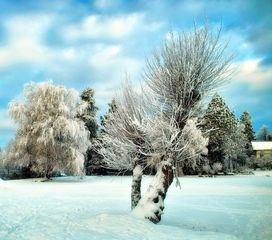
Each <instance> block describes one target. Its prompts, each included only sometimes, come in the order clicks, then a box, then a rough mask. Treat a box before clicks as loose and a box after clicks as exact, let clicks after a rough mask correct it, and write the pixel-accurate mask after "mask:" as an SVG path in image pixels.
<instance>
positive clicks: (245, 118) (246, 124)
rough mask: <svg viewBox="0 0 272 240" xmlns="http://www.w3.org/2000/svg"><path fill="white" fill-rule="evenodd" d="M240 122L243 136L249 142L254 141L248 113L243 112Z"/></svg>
mask: <svg viewBox="0 0 272 240" xmlns="http://www.w3.org/2000/svg"><path fill="white" fill-rule="evenodd" d="M240 122H241V123H242V124H243V125H244V127H245V128H244V134H245V135H246V136H247V139H248V141H249V142H251V141H253V140H254V139H255V136H254V135H255V132H254V130H253V127H252V121H251V116H250V114H249V112H248V111H244V112H243V114H242V115H241V117H240Z"/></svg>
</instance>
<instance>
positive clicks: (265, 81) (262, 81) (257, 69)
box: [234, 59, 272, 90]
mask: <svg viewBox="0 0 272 240" xmlns="http://www.w3.org/2000/svg"><path fill="white" fill-rule="evenodd" d="M260 61H261V59H250V60H246V61H243V62H238V63H236V64H235V65H236V67H237V74H236V75H235V76H234V79H235V80H237V81H242V82H247V83H249V84H250V87H251V89H253V90H263V89H266V88H267V87H268V86H269V85H271V84H272V70H271V68H267V67H264V66H261V65H259V63H260Z"/></svg>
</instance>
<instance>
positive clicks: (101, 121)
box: [100, 99, 117, 133]
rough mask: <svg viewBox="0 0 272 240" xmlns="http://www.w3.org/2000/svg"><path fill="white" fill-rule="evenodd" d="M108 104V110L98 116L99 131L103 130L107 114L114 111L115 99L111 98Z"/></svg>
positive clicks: (102, 131)
mask: <svg viewBox="0 0 272 240" xmlns="http://www.w3.org/2000/svg"><path fill="white" fill-rule="evenodd" d="M108 106H109V109H108V112H107V113H106V114H105V115H104V116H100V125H101V133H104V132H105V121H106V120H107V119H108V115H109V114H110V113H113V112H115V111H116V108H117V105H116V100H115V99H112V101H111V103H109V104H108Z"/></svg>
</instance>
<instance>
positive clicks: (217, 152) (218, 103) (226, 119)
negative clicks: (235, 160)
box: [200, 93, 237, 166]
mask: <svg viewBox="0 0 272 240" xmlns="http://www.w3.org/2000/svg"><path fill="white" fill-rule="evenodd" d="M200 125H201V127H202V129H204V130H205V131H206V132H208V137H209V144H208V150H209V152H208V158H209V161H210V165H211V166H212V165H213V163H215V162H220V163H222V164H223V165H224V151H223V144H224V143H225V142H226V141H227V140H228V136H229V135H231V134H233V132H235V129H236V127H237V119H236V118H235V114H234V112H233V111H231V110H230V109H229V107H228V106H227V104H226V103H225V101H224V99H223V98H222V97H221V96H220V95H219V94H218V93H216V94H214V96H213V97H212V100H211V102H210V103H209V104H208V108H207V110H206V112H205V114H204V116H203V117H202V118H201V120H200Z"/></svg>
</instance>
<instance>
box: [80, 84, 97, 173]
mask: <svg viewBox="0 0 272 240" xmlns="http://www.w3.org/2000/svg"><path fill="white" fill-rule="evenodd" d="M80 97H81V103H80V106H79V113H78V118H79V119H81V120H82V121H83V122H84V124H85V126H86V128H87V129H88V130H89V132H90V138H89V139H90V142H93V140H94V139H95V138H96V137H97V131H98V124H97V120H96V112H97V110H98V108H97V107H96V105H95V99H94V90H93V89H92V88H86V89H84V90H83V92H82V94H81V96H80ZM95 155H96V153H95V152H94V151H93V149H92V147H89V148H88V150H87V152H86V154H85V171H86V174H90V173H91V172H92V164H93V161H94V158H95Z"/></svg>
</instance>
